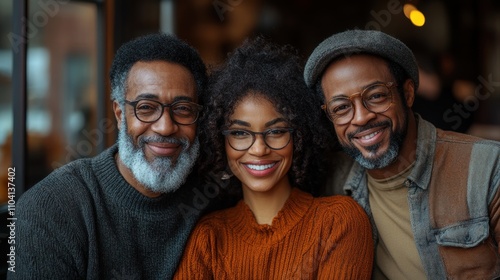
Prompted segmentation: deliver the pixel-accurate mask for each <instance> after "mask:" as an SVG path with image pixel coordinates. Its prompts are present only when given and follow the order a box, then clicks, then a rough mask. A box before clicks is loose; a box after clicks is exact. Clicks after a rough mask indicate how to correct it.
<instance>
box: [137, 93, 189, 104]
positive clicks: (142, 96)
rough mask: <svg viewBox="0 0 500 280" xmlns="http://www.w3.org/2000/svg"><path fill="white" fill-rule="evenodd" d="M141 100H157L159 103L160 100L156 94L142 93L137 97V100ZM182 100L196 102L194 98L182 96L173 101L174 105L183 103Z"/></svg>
mask: <svg viewBox="0 0 500 280" xmlns="http://www.w3.org/2000/svg"><path fill="white" fill-rule="evenodd" d="M140 99H151V100H157V101H158V100H159V98H158V95H157V94H154V93H141V94H139V95H138V96H136V98H135V100H140ZM181 100H183V101H191V102H194V100H193V98H191V97H189V96H184V95H181V96H176V97H174V100H173V101H172V103H173V102H176V101H181Z"/></svg>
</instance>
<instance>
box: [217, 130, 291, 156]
mask: <svg viewBox="0 0 500 280" xmlns="http://www.w3.org/2000/svg"><path fill="white" fill-rule="evenodd" d="M290 131H291V129H289V128H275V129H269V130H266V131H264V132H253V131H248V130H240V129H231V130H225V131H224V132H223V133H224V135H226V137H227V139H228V142H229V145H230V146H231V147H232V148H233V149H235V150H238V151H243V150H247V149H249V148H250V147H251V146H252V145H253V144H254V142H255V139H256V134H261V135H262V136H263V137H264V143H265V144H266V145H267V146H268V147H269V148H271V149H273V150H280V149H283V148H284V147H285V146H286V145H288V143H289V142H290V138H291V137H290V135H291V133H290Z"/></svg>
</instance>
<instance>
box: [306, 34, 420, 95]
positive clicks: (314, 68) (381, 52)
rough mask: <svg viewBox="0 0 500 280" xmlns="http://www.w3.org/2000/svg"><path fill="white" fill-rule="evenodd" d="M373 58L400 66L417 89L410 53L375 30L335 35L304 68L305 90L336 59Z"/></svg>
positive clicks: (412, 56)
mask: <svg viewBox="0 0 500 280" xmlns="http://www.w3.org/2000/svg"><path fill="white" fill-rule="evenodd" d="M362 53H363V54H373V55H377V56H380V57H382V58H385V59H388V60H390V61H393V62H395V63H397V64H399V65H400V66H401V67H402V68H403V69H404V70H405V71H406V73H407V74H408V75H409V76H410V78H411V79H412V80H413V82H414V84H415V90H416V89H417V88H418V83H419V82H418V66H417V61H416V59H415V56H414V55H413V52H412V51H411V50H410V49H409V48H408V47H407V46H406V45H405V44H404V43H403V42H401V41H400V40H398V39H396V38H394V37H392V36H390V35H387V34H386V33H383V32H381V31H376V30H348V31H344V32H341V33H337V34H334V35H332V36H330V37H328V38H327V39H326V40H324V41H323V42H321V43H320V44H319V45H318V46H317V47H316V49H314V51H313V52H312V54H311V56H310V57H309V59H308V60H307V63H306V66H305V68H304V79H305V82H306V84H307V86H308V87H311V88H312V87H314V86H315V84H316V83H317V81H318V79H320V78H321V75H322V74H323V71H324V70H325V68H326V67H327V66H328V65H329V64H330V62H331V61H333V60H334V59H336V58H338V57H339V56H346V57H347V56H349V55H352V54H362Z"/></svg>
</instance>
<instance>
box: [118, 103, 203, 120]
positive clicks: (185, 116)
mask: <svg viewBox="0 0 500 280" xmlns="http://www.w3.org/2000/svg"><path fill="white" fill-rule="evenodd" d="M125 103H127V104H128V105H130V106H132V107H134V114H135V117H136V118H137V119H138V120H140V121H141V122H145V123H153V122H156V121H157V120H159V119H160V118H161V116H162V115H163V111H164V110H163V108H165V107H168V108H169V109H170V110H168V111H169V114H170V118H171V119H172V120H173V121H174V122H175V123H176V124H181V125H190V124H193V123H195V122H196V120H198V116H199V114H200V111H201V110H202V109H203V106H201V105H200V104H196V103H193V102H189V101H184V100H181V101H176V102H174V103H172V104H162V103H161V102H159V101H156V100H151V99H139V100H136V101H128V100H125Z"/></svg>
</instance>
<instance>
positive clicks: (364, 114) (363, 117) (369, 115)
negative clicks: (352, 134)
mask: <svg viewBox="0 0 500 280" xmlns="http://www.w3.org/2000/svg"><path fill="white" fill-rule="evenodd" d="M352 102H353V107H354V108H353V112H352V113H353V116H352V120H351V124H353V125H359V126H362V125H365V124H367V123H368V122H369V121H370V120H372V119H374V118H376V117H377V114H375V113H373V112H371V111H369V110H368V109H366V107H365V106H364V104H363V101H362V100H361V99H360V98H355V99H354V100H352Z"/></svg>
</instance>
